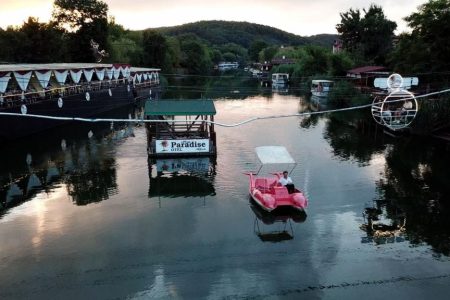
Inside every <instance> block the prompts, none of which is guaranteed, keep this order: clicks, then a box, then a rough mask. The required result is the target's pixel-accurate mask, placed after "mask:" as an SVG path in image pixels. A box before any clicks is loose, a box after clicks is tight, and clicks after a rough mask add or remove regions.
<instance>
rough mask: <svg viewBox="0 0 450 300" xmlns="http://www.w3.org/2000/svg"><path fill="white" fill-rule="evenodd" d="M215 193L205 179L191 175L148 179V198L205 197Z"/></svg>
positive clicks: (211, 185)
mask: <svg viewBox="0 0 450 300" xmlns="http://www.w3.org/2000/svg"><path fill="white" fill-rule="evenodd" d="M214 193H215V189H214V185H213V184H212V183H211V182H209V181H208V179H207V178H204V177H199V176H192V175H174V176H173V177H161V176H158V177H156V178H153V177H150V188H149V191H148V196H149V197H154V196H163V197H205V196H209V195H212V194H214Z"/></svg>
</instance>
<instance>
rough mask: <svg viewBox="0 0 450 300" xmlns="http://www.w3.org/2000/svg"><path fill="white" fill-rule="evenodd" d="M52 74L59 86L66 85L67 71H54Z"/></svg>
mask: <svg viewBox="0 0 450 300" xmlns="http://www.w3.org/2000/svg"><path fill="white" fill-rule="evenodd" d="M53 73H54V74H55V77H56V81H58V83H59V84H65V83H66V80H67V74H69V71H68V70H54V71H53Z"/></svg>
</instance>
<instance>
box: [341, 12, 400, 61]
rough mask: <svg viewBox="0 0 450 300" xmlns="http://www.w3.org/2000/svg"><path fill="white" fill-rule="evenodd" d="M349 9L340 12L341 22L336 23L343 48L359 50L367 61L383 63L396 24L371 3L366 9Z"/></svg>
mask: <svg viewBox="0 0 450 300" xmlns="http://www.w3.org/2000/svg"><path fill="white" fill-rule="evenodd" d="M363 12H364V17H361V12H360V10H358V9H356V10H353V9H350V10H349V11H347V12H345V13H341V14H340V16H341V23H339V24H337V25H336V29H337V31H338V33H339V34H340V39H341V40H342V42H343V46H344V48H345V49H346V50H347V51H349V52H360V53H362V54H363V57H364V59H365V60H366V61H367V62H369V63H376V64H384V63H385V60H386V56H387V54H388V53H389V51H390V50H391V48H392V38H393V36H394V30H395V29H396V28H397V24H396V23H395V22H393V21H390V20H388V19H387V18H386V16H385V15H384V12H383V9H382V8H381V7H380V6H377V5H374V4H372V5H371V6H370V7H369V9H368V10H365V9H364V10H363Z"/></svg>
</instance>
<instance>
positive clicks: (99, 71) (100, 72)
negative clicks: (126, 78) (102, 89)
mask: <svg viewBox="0 0 450 300" xmlns="http://www.w3.org/2000/svg"><path fill="white" fill-rule="evenodd" d="M95 74H96V75H97V78H98V80H100V81H102V80H103V78H105V69H104V68H103V69H95Z"/></svg>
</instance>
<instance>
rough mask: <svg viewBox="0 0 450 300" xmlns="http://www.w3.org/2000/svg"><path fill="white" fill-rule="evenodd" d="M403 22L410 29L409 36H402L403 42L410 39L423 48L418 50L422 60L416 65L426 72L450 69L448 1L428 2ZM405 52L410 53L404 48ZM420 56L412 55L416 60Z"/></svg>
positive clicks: (449, 15) (449, 6)
mask: <svg viewBox="0 0 450 300" xmlns="http://www.w3.org/2000/svg"><path fill="white" fill-rule="evenodd" d="M405 21H406V22H407V23H408V25H409V27H411V28H412V33H411V35H410V36H408V35H404V36H402V38H403V41H402V42H404V43H406V42H405V40H407V39H409V40H411V39H412V41H413V42H412V43H418V44H421V45H423V46H425V47H423V48H422V49H411V51H412V50H416V51H417V50H419V51H421V52H422V54H421V55H422V56H423V58H422V59H421V60H420V61H418V63H420V64H423V66H424V67H425V69H424V70H423V71H425V70H427V71H437V70H439V71H442V70H448V68H449V67H450V56H449V53H450V40H449V38H448V32H449V31H450V0H430V1H429V2H428V3H425V4H423V5H421V6H419V9H418V11H417V12H415V13H413V14H411V15H409V16H407V17H406V18H405ZM404 50H405V52H410V54H409V55H412V53H411V51H408V50H409V49H407V48H404ZM419 55H420V54H415V55H413V56H414V57H416V58H417V56H419Z"/></svg>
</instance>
